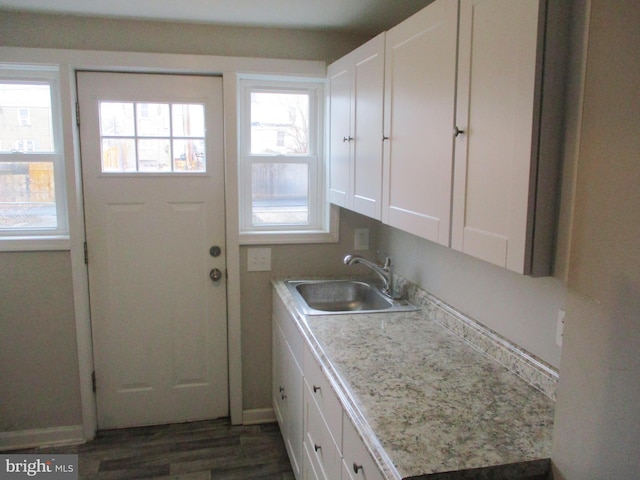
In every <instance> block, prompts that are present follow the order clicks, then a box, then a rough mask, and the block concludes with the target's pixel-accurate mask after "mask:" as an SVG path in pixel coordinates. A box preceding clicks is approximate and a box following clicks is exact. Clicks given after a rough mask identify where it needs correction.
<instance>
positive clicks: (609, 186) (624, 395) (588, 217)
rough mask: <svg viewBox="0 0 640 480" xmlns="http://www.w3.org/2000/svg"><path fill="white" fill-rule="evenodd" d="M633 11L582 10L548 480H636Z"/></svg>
mask: <svg viewBox="0 0 640 480" xmlns="http://www.w3.org/2000/svg"><path fill="white" fill-rule="evenodd" d="M638 45H640V3H639V2H630V1H627V2H609V1H606V0H592V1H591V21H590V25H589V42H588V55H587V64H586V78H585V96H584V110H583V123H582V129H581V132H580V134H581V135H580V143H579V164H578V170H577V182H576V203H575V205H576V208H575V212H574V215H575V218H574V223H573V225H574V228H573V232H572V241H571V257H570V263H569V281H568V285H569V302H568V303H569V305H568V310H567V323H566V327H565V343H564V350H563V352H562V368H561V375H560V386H559V391H558V402H557V408H556V429H555V435H554V451H553V462H554V466H555V469H556V475H555V477H556V478H557V479H576V480H591V479H593V480H595V479H599V480H600V479H622V478H624V479H632V478H640V456H639V454H638V452H640V433H639V432H640V401H639V399H640V248H639V243H638V240H639V239H640V189H639V188H638V187H639V184H640V157H639V155H640V154H639V152H640V136H639V135H638V130H639V129H640V94H639V92H640V56H639V55H638V51H637V48H638Z"/></svg>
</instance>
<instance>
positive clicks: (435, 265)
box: [378, 225, 566, 367]
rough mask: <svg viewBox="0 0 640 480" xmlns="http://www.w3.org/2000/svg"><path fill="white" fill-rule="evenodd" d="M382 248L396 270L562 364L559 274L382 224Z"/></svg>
mask: <svg viewBox="0 0 640 480" xmlns="http://www.w3.org/2000/svg"><path fill="white" fill-rule="evenodd" d="M378 248H379V249H380V250H381V251H383V252H385V253H386V254H388V255H390V256H391V259H392V260H393V263H394V265H395V270H396V272H397V273H399V274H400V275H402V276H403V277H405V278H407V279H408V280H410V281H412V282H414V283H417V284H418V285H421V286H422V287H423V288H424V289H425V290H427V291H429V292H431V293H432V294H434V295H436V296H437V297H439V298H440V299H442V300H444V301H446V302H447V303H449V304H451V305H453V306H455V307H456V308H457V309H458V310H460V311H462V312H464V313H466V314H467V315H470V316H471V317H473V318H475V319H476V320H477V321H479V322H480V323H482V324H484V325H486V326H487V327H489V328H491V329H493V330H495V331H497V332H498V333H500V334H501V335H503V336H505V337H507V338H508V339H509V340H511V341H513V342H515V343H516V344H518V345H520V346H521V347H523V348H525V349H526V350H528V351H529V352H530V353H533V354H534V355H536V356H538V357H540V358H541V359H542V360H544V361H546V362H548V363H550V364H552V365H554V366H556V367H558V366H559V365H560V350H561V349H560V347H558V346H557V345H556V322H557V318H558V310H559V309H560V308H564V302H565V296H566V295H565V287H564V283H563V282H562V281H561V280H558V279H555V278H552V277H547V278H530V277H525V276H523V275H518V274H516V273H512V272H510V271H508V270H505V269H503V268H500V267H496V266H494V265H491V264H489V263H486V262H483V261H481V260H476V259H474V258H472V257H469V256H467V255H463V254H461V253H459V252H456V251H454V250H451V249H449V248H446V247H443V246H441V245H438V244H435V243H433V242H429V241H427V240H423V239H421V238H418V237H416V236H413V235H411V234H408V233H405V232H401V231H400V230H397V229H395V228H392V227H389V226H386V225H383V226H381V228H380V232H379V245H378Z"/></svg>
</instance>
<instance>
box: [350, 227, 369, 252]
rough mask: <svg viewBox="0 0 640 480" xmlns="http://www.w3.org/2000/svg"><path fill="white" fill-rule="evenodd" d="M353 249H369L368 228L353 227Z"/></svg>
mask: <svg viewBox="0 0 640 480" xmlns="http://www.w3.org/2000/svg"><path fill="white" fill-rule="evenodd" d="M353 249H354V250H369V229H368V228H355V229H354V230H353Z"/></svg>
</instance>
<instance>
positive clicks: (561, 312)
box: [556, 309, 564, 347]
mask: <svg viewBox="0 0 640 480" xmlns="http://www.w3.org/2000/svg"><path fill="white" fill-rule="evenodd" d="M563 335H564V310H562V309H560V310H558V326H557V328H556V344H557V345H558V346H559V347H561V346H562V337H563Z"/></svg>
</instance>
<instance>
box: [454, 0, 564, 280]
mask: <svg viewBox="0 0 640 480" xmlns="http://www.w3.org/2000/svg"><path fill="white" fill-rule="evenodd" d="M549 3H550V4H551V3H553V2H549ZM545 4H546V2H544V1H539V0H518V1H517V2H516V1H513V0H465V1H462V2H461V10H460V44H459V63H458V94H457V107H456V124H457V127H458V128H459V129H460V130H462V131H464V133H461V134H459V135H458V136H457V138H456V140H455V174H454V175H455V177H454V182H453V185H454V192H453V222H452V238H451V246H452V248H454V249H456V250H459V251H461V252H464V253H467V254H469V255H472V256H474V257H477V258H480V259H482V260H486V261H488V262H491V263H494V264H496V265H500V266H502V267H505V268H507V269H509V270H513V271H516V272H518V273H524V274H534V275H548V274H549V269H550V257H551V246H552V241H553V237H552V236H553V233H554V228H553V215H554V207H553V205H554V195H553V192H551V191H549V192H546V193H543V189H549V190H553V187H555V184H556V182H557V178H556V176H555V175H556V172H557V168H556V162H555V161H554V160H553V158H555V156H556V154H557V153H558V151H559V150H558V148H554V147H553V145H554V144H555V145H556V147H557V145H558V143H557V141H558V138H559V136H558V129H556V128H553V127H552V126H551V124H552V123H553V122H554V121H555V119H557V115H556V118H554V115H547V116H546V117H545V116H544V115H543V114H547V113H548V112H546V111H543V109H542V92H543V88H542V81H543V77H542V73H543V66H544V63H543V53H545V49H544V48H543V47H544V39H545V35H544V29H545V14H546V12H545ZM556 20H557V16H556ZM548 46H549V48H548V49H547V51H546V55H547V59H546V61H550V60H551V58H550V57H551V56H552V54H553V53H554V49H553V48H551V47H552V45H551V43H549V45H548ZM547 80H550V78H547ZM556 83H557V82H556ZM547 87H549V88H548V91H547ZM553 87H554V85H553V84H552V83H551V82H548V83H547V85H545V88H544V90H545V95H548V94H550V92H551V91H552V89H553ZM555 103H556V105H555V106H553V107H552V108H558V107H559V106H561V101H560V102H555ZM543 124H545V128H544V129H543V130H544V131H545V132H548V133H550V134H551V135H547V134H546V133H545V135H541V125H543ZM556 126H557V122H556ZM554 149H555V152H554V151H553V150H554ZM534 241H535V242H534Z"/></svg>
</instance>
